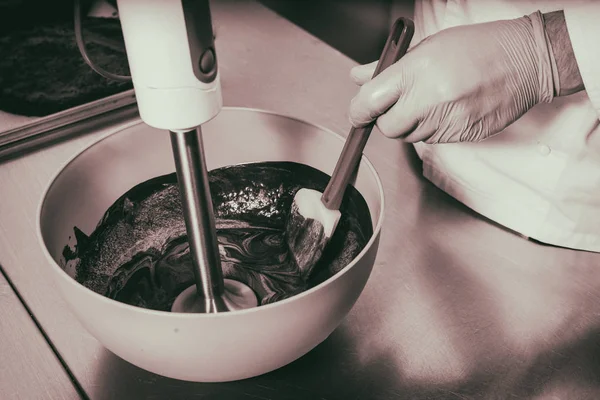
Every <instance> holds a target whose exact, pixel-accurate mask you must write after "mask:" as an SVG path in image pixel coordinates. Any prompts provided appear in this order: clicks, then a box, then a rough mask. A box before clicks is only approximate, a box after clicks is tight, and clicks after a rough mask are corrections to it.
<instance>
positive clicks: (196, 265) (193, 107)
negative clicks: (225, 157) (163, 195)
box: [117, 0, 257, 313]
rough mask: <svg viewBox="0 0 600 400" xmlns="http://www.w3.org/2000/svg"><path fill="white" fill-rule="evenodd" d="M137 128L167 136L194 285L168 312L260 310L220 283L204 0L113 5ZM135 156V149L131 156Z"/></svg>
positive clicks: (215, 95)
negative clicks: (206, 135)
mask: <svg viewBox="0 0 600 400" xmlns="http://www.w3.org/2000/svg"><path fill="white" fill-rule="evenodd" d="M117 3H118V6H119V17H120V20H121V26H122V29H123V37H124V39H125V48H126V52H127V59H128V61H129V68H130V70H131V77H132V81H133V86H134V89H135V94H136V98H137V103H138V108H139V112H140V116H141V118H142V120H143V121H144V122H145V123H146V124H148V125H150V126H152V127H154V128H158V129H163V130H168V131H169V132H170V136H171V145H172V148H173V157H174V160H175V167H176V171H177V179H178V183H179V189H180V192H181V201H182V208H183V213H184V219H185V224H186V230H187V235H188V242H189V249H190V255H191V259H192V264H193V269H194V277H195V285H193V286H191V287H189V288H187V289H186V290H184V291H183V292H182V293H181V294H180V295H179V296H178V297H177V298H176V299H175V302H174V303H173V307H172V309H171V311H173V312H196V313H217V312H224V311H229V310H236V309H244V308H250V307H255V306H257V298H256V295H255V293H254V292H253V291H252V289H250V288H249V287H248V286H247V285H245V284H244V283H241V282H238V281H235V280H231V279H223V273H222V270H221V259H220V254H219V248H218V241H217V234H216V228H215V217H214V210H213V204H212V200H211V195H210V188H209V184H208V173H207V170H206V161H205V156H204V146H203V143H202V130H201V125H202V124H204V123H205V122H207V121H209V120H211V119H212V118H214V117H215V116H216V115H217V114H218V113H219V111H220V110H221V108H222V105H223V100H222V97H221V85H220V79H219V72H218V66H217V56H216V52H215V45H214V35H213V29H212V21H211V14H210V8H209V1H208V0H118V1H117ZM132 150H133V149H132Z"/></svg>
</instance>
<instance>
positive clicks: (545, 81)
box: [527, 10, 560, 103]
mask: <svg viewBox="0 0 600 400" xmlns="http://www.w3.org/2000/svg"><path fill="white" fill-rule="evenodd" d="M527 18H529V20H530V21H531V25H532V28H533V29H532V33H533V37H534V40H535V43H536V46H535V48H536V53H537V58H538V68H539V71H538V82H539V88H540V93H539V95H540V98H539V101H540V102H544V103H550V102H551V101H552V99H554V97H555V96H558V94H559V93H560V80H559V78H558V68H557V65H556V59H555V57H554V51H553V50H552V46H551V45H550V39H549V38H548V33H547V32H546V28H545V25H544V16H543V14H542V13H541V12H540V11H539V10H538V11H536V12H534V13H532V14H529V15H528V16H527Z"/></svg>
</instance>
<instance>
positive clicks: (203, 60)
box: [200, 48, 216, 74]
mask: <svg viewBox="0 0 600 400" xmlns="http://www.w3.org/2000/svg"><path fill="white" fill-rule="evenodd" d="M215 61H216V59H215V52H214V50H213V49H210V48H209V49H206V51H205V52H204V54H202V56H201V57H200V71H202V73H204V74H210V73H211V72H212V70H213V69H214V68H215V64H216V63H215Z"/></svg>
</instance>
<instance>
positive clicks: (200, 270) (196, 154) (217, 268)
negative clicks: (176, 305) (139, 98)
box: [170, 127, 227, 313]
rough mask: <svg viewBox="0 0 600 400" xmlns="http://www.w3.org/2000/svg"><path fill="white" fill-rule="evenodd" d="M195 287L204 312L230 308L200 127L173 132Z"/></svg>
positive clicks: (173, 144)
mask: <svg viewBox="0 0 600 400" xmlns="http://www.w3.org/2000/svg"><path fill="white" fill-rule="evenodd" d="M170 134H171V146H172V147H173V155H174V158H175V167H176V170H177V179H178V181H179V190H180V192H181V201H182V206H183V215H184V219H185V224H186V228H187V234H188V242H189V245H190V255H191V256H192V262H193V265H194V276H195V278H196V290H197V294H198V297H199V298H200V300H202V301H203V303H204V310H203V312H205V313H215V312H221V311H227V307H226V305H225V303H224V302H223V299H222V295H223V291H224V286H223V273H222V270H221V258H220V255H219V244H218V241H217V232H216V228H215V218H214V210H213V204H212V200H211V196H210V189H209V186H208V172H207V170H206V161H205V158H204V146H203V144H202V130H201V128H200V127H198V128H196V129H194V130H191V131H187V132H170Z"/></svg>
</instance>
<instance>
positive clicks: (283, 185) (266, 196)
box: [63, 162, 373, 311]
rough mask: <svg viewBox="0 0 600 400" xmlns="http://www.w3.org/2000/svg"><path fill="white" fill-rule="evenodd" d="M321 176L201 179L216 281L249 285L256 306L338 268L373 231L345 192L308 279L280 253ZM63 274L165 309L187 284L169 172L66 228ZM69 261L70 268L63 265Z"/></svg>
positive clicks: (282, 172) (235, 172) (287, 172)
mask: <svg viewBox="0 0 600 400" xmlns="http://www.w3.org/2000/svg"><path fill="white" fill-rule="evenodd" d="M328 180H329V177H328V176H327V175H326V174H325V173H323V172H321V171H319V170H317V169H315V168H312V167H309V166H307V165H303V164H298V163H293V162H263V163H251V164H243V165H237V166H231V167H223V168H219V169H216V170H212V171H210V172H209V184H210V191H211V195H212V201H213V205H214V210H215V218H216V228H217V236H218V240H219V247H220V253H221V263H222V268H223V276H224V278H228V279H235V280H238V281H241V282H243V283H245V284H247V285H248V286H250V287H251V288H252V289H253V290H254V292H255V293H256V295H257V297H258V300H259V305H264V304H268V303H272V302H275V301H278V300H281V299H285V298H287V297H291V296H293V295H295V294H297V293H300V292H302V291H304V290H306V289H309V288H310V287H313V286H315V285H316V284H318V283H320V282H323V281H324V280H326V279H328V278H329V277H331V276H332V275H334V274H336V273H337V272H339V271H340V270H341V269H343V268H344V267H345V266H346V265H348V263H349V262H350V261H351V260H352V259H354V258H355V257H356V256H357V255H358V254H359V253H360V251H361V250H362V249H363V248H364V246H365V245H366V244H367V242H368V240H369V239H370V237H371V236H372V234H373V228H372V221H371V216H370V213H369V209H368V206H367V204H366V202H365V200H364V198H363V197H362V196H361V195H360V193H359V192H358V191H357V190H356V189H355V188H354V187H348V190H347V191H346V195H345V197H344V201H343V202H342V206H341V209H342V210H343V216H342V218H341V220H340V222H339V226H338V229H337V230H336V233H335V235H334V236H333V237H332V239H331V242H330V244H329V246H328V248H327V249H326V250H325V252H324V253H323V257H322V258H321V261H320V262H319V264H317V265H316V266H315V269H314V270H313V272H312V274H311V275H310V276H308V277H304V276H302V275H301V274H300V271H299V268H298V266H297V265H296V263H295V262H294V260H293V258H292V257H291V256H290V251H289V248H288V246H287V242H286V241H285V233H284V232H285V222H286V220H287V217H288V215H287V214H288V212H289V209H290V206H291V203H292V199H293V198H294V195H295V193H296V191H298V189H300V188H301V187H309V188H314V189H315V190H323V189H324V188H325V185H326V184H327V181H328ZM75 236H76V239H77V245H76V247H75V249H71V248H70V247H68V246H67V247H65V249H64V251H63V256H64V257H65V263H66V265H65V266H66V267H69V269H70V267H74V269H75V271H76V276H75V278H76V279H77V281H78V282H80V283H82V284H83V285H84V286H86V287H88V288H89V289H91V290H94V291H95V292H97V293H100V294H103V295H105V296H107V297H110V298H113V299H115V300H118V301H121V302H124V303H127V304H131V305H135V306H139V307H144V308H150V309H155V310H162V311H168V310H170V309H171V304H172V303H173V300H174V299H175V297H177V295H179V293H181V291H183V290H184V289H186V288H187V287H189V286H191V285H193V284H194V276H193V270H192V265H191V259H190V255H189V246H188V243H187V237H186V229H185V223H184V219H183V212H182V209H181V201H180V195H179V189H178V185H177V178H176V175H175V174H174V173H173V174H169V175H164V176H160V177H156V178H153V179H150V180H148V181H146V182H144V183H141V184H138V185H136V186H135V187H134V188H132V189H131V190H129V191H128V192H127V193H125V194H124V195H123V196H121V197H120V198H119V199H118V200H117V201H116V202H115V203H114V204H113V205H112V206H111V207H110V208H109V209H108V210H107V212H106V213H105V215H104V216H103V218H102V219H101V221H100V223H99V224H98V226H97V227H96V229H95V230H94V232H93V233H92V234H91V235H90V236H89V237H88V236H87V235H86V234H84V233H83V232H81V231H80V230H79V229H77V228H75ZM73 263H74V264H73Z"/></svg>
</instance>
